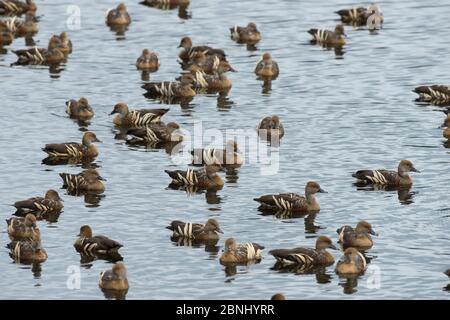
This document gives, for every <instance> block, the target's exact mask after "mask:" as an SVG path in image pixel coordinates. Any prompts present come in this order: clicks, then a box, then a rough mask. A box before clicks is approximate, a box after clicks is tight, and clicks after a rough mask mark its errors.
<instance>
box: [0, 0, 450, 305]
mask: <svg viewBox="0 0 450 320" xmlns="http://www.w3.org/2000/svg"><path fill="white" fill-rule="evenodd" d="M144 3H145V4H147V5H152V6H167V7H168V8H173V7H177V6H184V8H186V6H187V5H188V4H189V0H171V1H164V0H146V1H144ZM36 9H37V8H36V5H35V3H34V2H33V0H26V1H25V2H23V1H21V0H0V14H2V15H12V16H14V17H13V18H11V19H9V20H0V47H2V46H3V45H9V44H10V43H11V42H12V41H13V40H14V39H15V38H16V37H19V36H21V35H24V34H28V36H32V35H33V34H35V33H36V32H37V31H38V28H37V19H36V16H35V12H36ZM374 12H377V13H379V12H381V11H379V8H378V7H377V6H376V5H373V4H372V5H370V6H369V7H367V8H363V7H358V8H352V9H346V10H340V11H337V13H338V14H339V15H340V17H341V20H342V22H343V23H346V24H352V25H360V26H363V25H366V24H367V21H368V19H369V17H370V15H372V14H374ZM23 14H25V20H23V21H22V20H18V19H17V17H18V16H20V15H23ZM380 17H381V18H382V16H380ZM131 21H132V19H131V16H130V14H129V13H128V12H127V8H126V6H125V5H124V4H123V3H122V4H119V5H118V6H117V7H116V8H115V9H112V10H110V11H109V12H108V13H107V16H106V25H107V26H109V27H110V28H111V29H112V30H114V31H116V32H125V31H126V29H127V26H128V25H129V24H130V23H131ZM381 21H382V22H383V21H384V19H383V18H382V19H381ZM308 32H309V33H310V34H311V35H312V37H313V39H312V41H313V42H314V43H318V44H321V45H324V46H342V45H344V44H345V33H344V27H343V25H341V24H339V25H337V26H336V28H335V30H334V31H329V30H322V29H311V30H309V31H308ZM230 36H231V38H232V39H233V40H234V41H236V42H238V43H245V44H247V45H254V44H256V43H258V42H259V41H260V40H261V33H260V32H259V31H258V28H257V26H256V24H255V23H253V22H251V23H249V24H248V25H247V26H245V27H240V26H235V27H232V28H230ZM179 48H180V51H179V56H178V58H179V60H180V64H181V67H182V69H183V70H184V72H183V74H182V75H181V76H180V77H179V78H177V79H175V80H173V81H164V82H147V83H145V84H144V85H143V86H142V88H143V89H145V90H146V91H147V94H148V95H150V96H154V97H160V98H162V99H189V98H192V97H193V96H195V95H196V94H198V93H202V92H205V91H206V92H211V91H213V92H223V91H227V90H229V89H230V88H231V86H232V84H231V80H230V79H228V78H227V76H226V73H227V72H233V71H235V70H234V69H233V67H232V66H231V64H230V63H229V62H228V61H227V59H226V54H225V52H224V51H223V50H222V49H216V48H212V47H209V46H204V45H199V46H194V45H193V42H192V39H191V38H190V37H184V38H183V39H181V41H180V44H179ZM13 52H14V53H15V54H16V55H17V57H18V60H17V63H18V64H36V63H39V64H48V65H51V64H55V63H61V62H62V61H66V60H67V58H68V56H69V55H70V53H71V52H72V43H71V41H70V39H69V38H68V35H67V33H65V32H62V33H61V34H60V35H55V36H53V37H52V38H51V39H50V40H49V44H48V47H47V48H36V47H34V48H32V49H23V50H16V51H13ZM159 67H160V61H159V57H158V54H157V53H155V52H152V51H150V50H148V49H144V50H143V51H142V55H141V56H140V57H139V58H138V59H137V60H136V68H137V69H138V70H141V71H143V72H147V73H151V72H156V71H157V70H158V68H159ZM279 72H280V70H279V66H278V64H277V62H276V61H275V60H273V59H272V56H271V54H270V53H268V52H266V53H264V54H263V55H262V57H261V59H260V61H258V62H257V64H256V67H255V69H254V73H255V74H256V75H257V77H258V78H260V79H262V80H263V81H272V80H275V79H276V78H277V77H278V75H279ZM414 91H415V92H416V93H418V94H419V100H421V101H425V102H427V103H433V104H437V105H444V104H450V86H442V85H434V86H421V87H417V88H416V89H415V90H414ZM168 111H169V109H164V108H160V109H140V110H134V109H130V108H129V106H128V105H127V104H125V103H123V102H121V103H117V104H116V105H115V106H114V107H113V110H112V112H111V115H115V117H114V118H113V120H112V122H113V124H114V125H115V126H116V127H117V128H118V129H120V130H121V132H123V133H124V134H125V135H131V136H132V137H133V139H136V140H137V141H145V142H146V143H171V142H174V143H178V142H180V141H182V140H183V134H182V133H181V131H180V126H179V125H178V124H177V123H175V122H169V123H167V124H165V123H163V122H162V121H161V118H162V117H163V116H164V115H165V114H166V113H167V112H168ZM66 112H67V114H68V116H69V117H70V118H72V119H76V120H78V121H82V122H86V121H89V120H90V119H92V118H93V116H94V110H93V108H92V107H91V106H90V104H89V102H88V100H87V99H86V98H85V97H82V98H80V99H79V100H75V99H72V100H69V101H67V103H66ZM444 127H445V129H444V136H445V137H446V138H447V139H450V115H449V116H448V117H447V119H446V121H445V123H444ZM257 130H258V133H259V134H260V136H264V137H265V138H266V139H267V140H268V141H271V142H276V141H279V140H280V139H281V138H282V137H283V136H284V134H285V132H284V127H283V124H282V123H281V120H280V118H279V117H278V116H276V115H272V116H267V117H265V118H263V119H262V120H261V121H260V123H259V124H258V126H257ZM96 142H100V141H99V140H98V139H97V137H96V135H95V133H93V132H90V131H87V132H85V133H84V134H83V137H82V141H81V142H67V143H52V144H46V145H45V146H44V147H43V148H42V150H43V151H44V152H45V153H46V154H47V158H46V159H44V160H43V163H44V164H55V163H56V164H78V163H83V164H87V166H86V169H85V170H84V171H82V172H81V173H79V174H69V173H60V177H61V179H62V183H63V188H65V189H67V190H68V193H69V194H72V193H75V194H79V193H86V192H93V193H97V194H101V193H103V192H104V190H105V186H104V184H103V181H105V179H103V178H102V177H101V175H100V174H99V172H98V171H97V170H96V169H95V168H92V167H89V163H91V162H92V161H93V160H94V159H95V158H96V157H97V156H98V154H99V152H98V149H97V147H96V145H95V143H96ZM192 156H193V162H192V165H194V166H195V165H197V166H201V168H199V169H191V168H188V169H186V170H172V171H171V170H166V173H167V174H168V176H169V177H170V179H172V182H171V186H172V187H174V188H177V189H185V190H188V189H190V188H193V189H195V190H198V189H202V190H208V191H210V190H213V191H217V190H220V189H221V188H222V187H223V185H224V181H223V180H222V178H221V177H220V175H219V173H220V172H221V171H222V170H224V169H229V168H232V169H235V168H239V167H240V166H241V165H242V164H243V162H244V161H243V159H242V156H241V154H240V152H239V149H238V146H237V143H236V142H235V141H229V142H227V145H226V146H225V147H224V148H207V149H194V150H193V151H192ZM410 172H418V170H417V169H416V168H415V167H414V165H413V164H412V162H411V161H409V160H401V161H400V162H399V164H398V167H397V170H360V171H357V172H355V173H354V174H353V177H354V178H356V180H357V183H358V184H361V185H379V186H391V187H410V186H411V185H412V183H413V182H412V179H411V177H410V176H409V173H410ZM324 192H326V191H325V190H324V189H322V187H321V186H320V185H319V184H318V183H317V182H315V181H309V182H308V183H307V184H306V186H305V192H304V195H299V194H296V193H281V194H267V195H262V196H260V197H258V198H255V199H254V200H255V201H256V202H258V203H259V209H260V210H261V211H263V212H269V213H277V212H288V213H301V214H310V213H317V212H319V211H320V204H319V202H318V200H317V198H316V195H317V194H320V193H324ZM14 206H15V208H16V212H15V216H14V217H11V218H10V219H8V220H7V231H8V234H9V237H10V238H11V240H12V241H11V243H10V244H9V245H8V248H9V249H10V255H11V257H12V258H13V259H15V260H16V261H19V262H30V261H31V262H43V261H45V260H46V259H47V253H46V251H45V249H44V248H43V247H42V244H41V234H40V230H39V228H38V227H37V224H36V220H37V219H38V220H39V219H47V218H48V217H49V216H51V215H58V214H59V213H60V212H61V211H62V210H63V208H64V204H63V200H62V199H61V198H60V196H59V194H58V192H57V191H55V190H48V191H47V192H46V194H45V195H44V197H40V196H36V197H33V198H29V199H26V200H22V201H17V202H16V203H15V204H14ZM17 216H18V217H17ZM167 229H169V230H170V231H171V232H172V239H180V238H182V239H187V240H188V241H189V242H190V243H217V242H218V241H219V234H220V233H223V232H222V230H221V228H220V225H219V222H218V221H217V220H215V219H208V221H207V222H206V223H205V224H201V223H191V222H186V221H180V220H176V221H172V222H171V223H170V224H169V225H168V226H167ZM372 235H375V236H376V235H377V234H376V233H375V231H374V230H373V228H372V225H371V224H370V223H369V222H367V221H360V222H358V224H357V225H356V226H355V227H352V226H348V225H344V226H341V227H339V228H338V229H337V237H338V242H339V243H340V244H341V246H342V249H343V256H342V258H341V259H340V260H339V261H338V262H337V264H336V267H335V271H336V273H337V274H339V275H341V276H343V277H355V276H359V275H361V274H363V273H364V271H365V270H366V268H367V264H368V263H367V259H366V257H365V255H364V252H365V251H366V250H369V249H370V248H371V247H372V246H373V240H372V237H371V236H372ZM121 247H122V244H120V243H119V242H117V241H114V240H112V239H110V238H108V237H106V236H103V235H94V234H93V231H92V228H91V227H90V226H88V225H83V226H81V227H80V232H79V235H78V238H77V239H76V241H75V243H74V248H75V250H76V251H78V252H79V253H80V255H81V256H82V260H83V259H92V257H96V258H99V257H100V258H104V259H109V258H111V257H115V258H114V259H113V261H116V263H115V264H114V265H113V267H112V269H111V270H107V271H104V272H102V273H101V275H100V280H99V286H100V288H102V290H106V291H112V292H120V293H121V294H126V292H127V291H128V287H129V284H128V280H127V275H126V267H125V265H124V263H123V262H121V261H120V260H121V256H120V254H119V253H118V250H119V249H120V248H121ZM328 249H333V250H339V249H338V247H337V246H336V245H335V244H334V243H333V241H332V240H331V238H329V237H327V236H320V237H318V238H317V240H316V243H315V246H314V247H313V248H308V247H296V248H288V249H286V248H281V249H274V250H271V251H269V252H268V253H269V254H270V255H272V256H273V257H274V258H275V260H276V268H291V269H292V268H294V269H295V270H296V271H297V272H298V271H299V270H300V271H301V272H307V271H310V270H312V269H314V268H323V267H327V266H331V265H333V264H334V263H335V258H334V256H333V255H332V254H331V253H330V252H328V251H327V250H328ZM262 250H264V246H262V245H260V244H258V243H252V242H247V243H238V242H237V241H236V239H235V238H228V239H226V241H225V246H224V251H223V254H222V255H221V257H220V258H219V261H220V263H221V264H223V265H225V266H230V265H234V266H235V265H238V264H250V263H255V262H258V261H260V260H261V259H262ZM447 274H448V275H450V270H448V271H447ZM272 299H274V300H282V299H284V296H283V295H282V294H276V295H274V296H273V297H272Z"/></svg>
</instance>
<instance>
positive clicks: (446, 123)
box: [441, 112, 450, 128]
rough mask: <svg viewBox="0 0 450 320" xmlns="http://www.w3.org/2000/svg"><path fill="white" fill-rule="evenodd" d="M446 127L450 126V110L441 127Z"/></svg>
mask: <svg viewBox="0 0 450 320" xmlns="http://www.w3.org/2000/svg"><path fill="white" fill-rule="evenodd" d="M446 127H450V112H448V113H447V116H446V117H445V120H444V123H443V124H442V125H441V128H446Z"/></svg>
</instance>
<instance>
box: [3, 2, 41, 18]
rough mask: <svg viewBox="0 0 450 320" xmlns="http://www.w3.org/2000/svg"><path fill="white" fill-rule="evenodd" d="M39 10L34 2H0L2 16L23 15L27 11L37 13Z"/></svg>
mask: <svg viewBox="0 0 450 320" xmlns="http://www.w3.org/2000/svg"><path fill="white" fill-rule="evenodd" d="M36 9H37V7H36V4H35V3H34V1H33V0H26V1H20V0H2V1H0V14H4V15H21V14H23V13H25V12H27V11H32V12H35V11H36Z"/></svg>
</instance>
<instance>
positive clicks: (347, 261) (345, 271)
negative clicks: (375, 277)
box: [335, 247, 367, 275]
mask: <svg viewBox="0 0 450 320" xmlns="http://www.w3.org/2000/svg"><path fill="white" fill-rule="evenodd" d="M366 266H367V262H366V258H364V256H363V255H362V253H361V252H359V251H358V250H356V249H355V248H352V247H350V248H347V249H345V251H344V256H343V257H342V258H341V259H340V260H339V261H338V263H337V264H336V269H335V271H336V273H337V274H339V275H357V274H361V273H363V272H364V270H365V269H366Z"/></svg>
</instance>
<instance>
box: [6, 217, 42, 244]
mask: <svg viewBox="0 0 450 320" xmlns="http://www.w3.org/2000/svg"><path fill="white" fill-rule="evenodd" d="M6 224H7V225H8V235H9V237H10V239H11V240H16V241H17V240H32V241H40V239H41V232H40V231H39V228H38V227H37V225H36V216H35V215H34V214H32V213H29V214H27V215H26V216H25V218H18V217H12V218H9V219H6Z"/></svg>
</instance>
